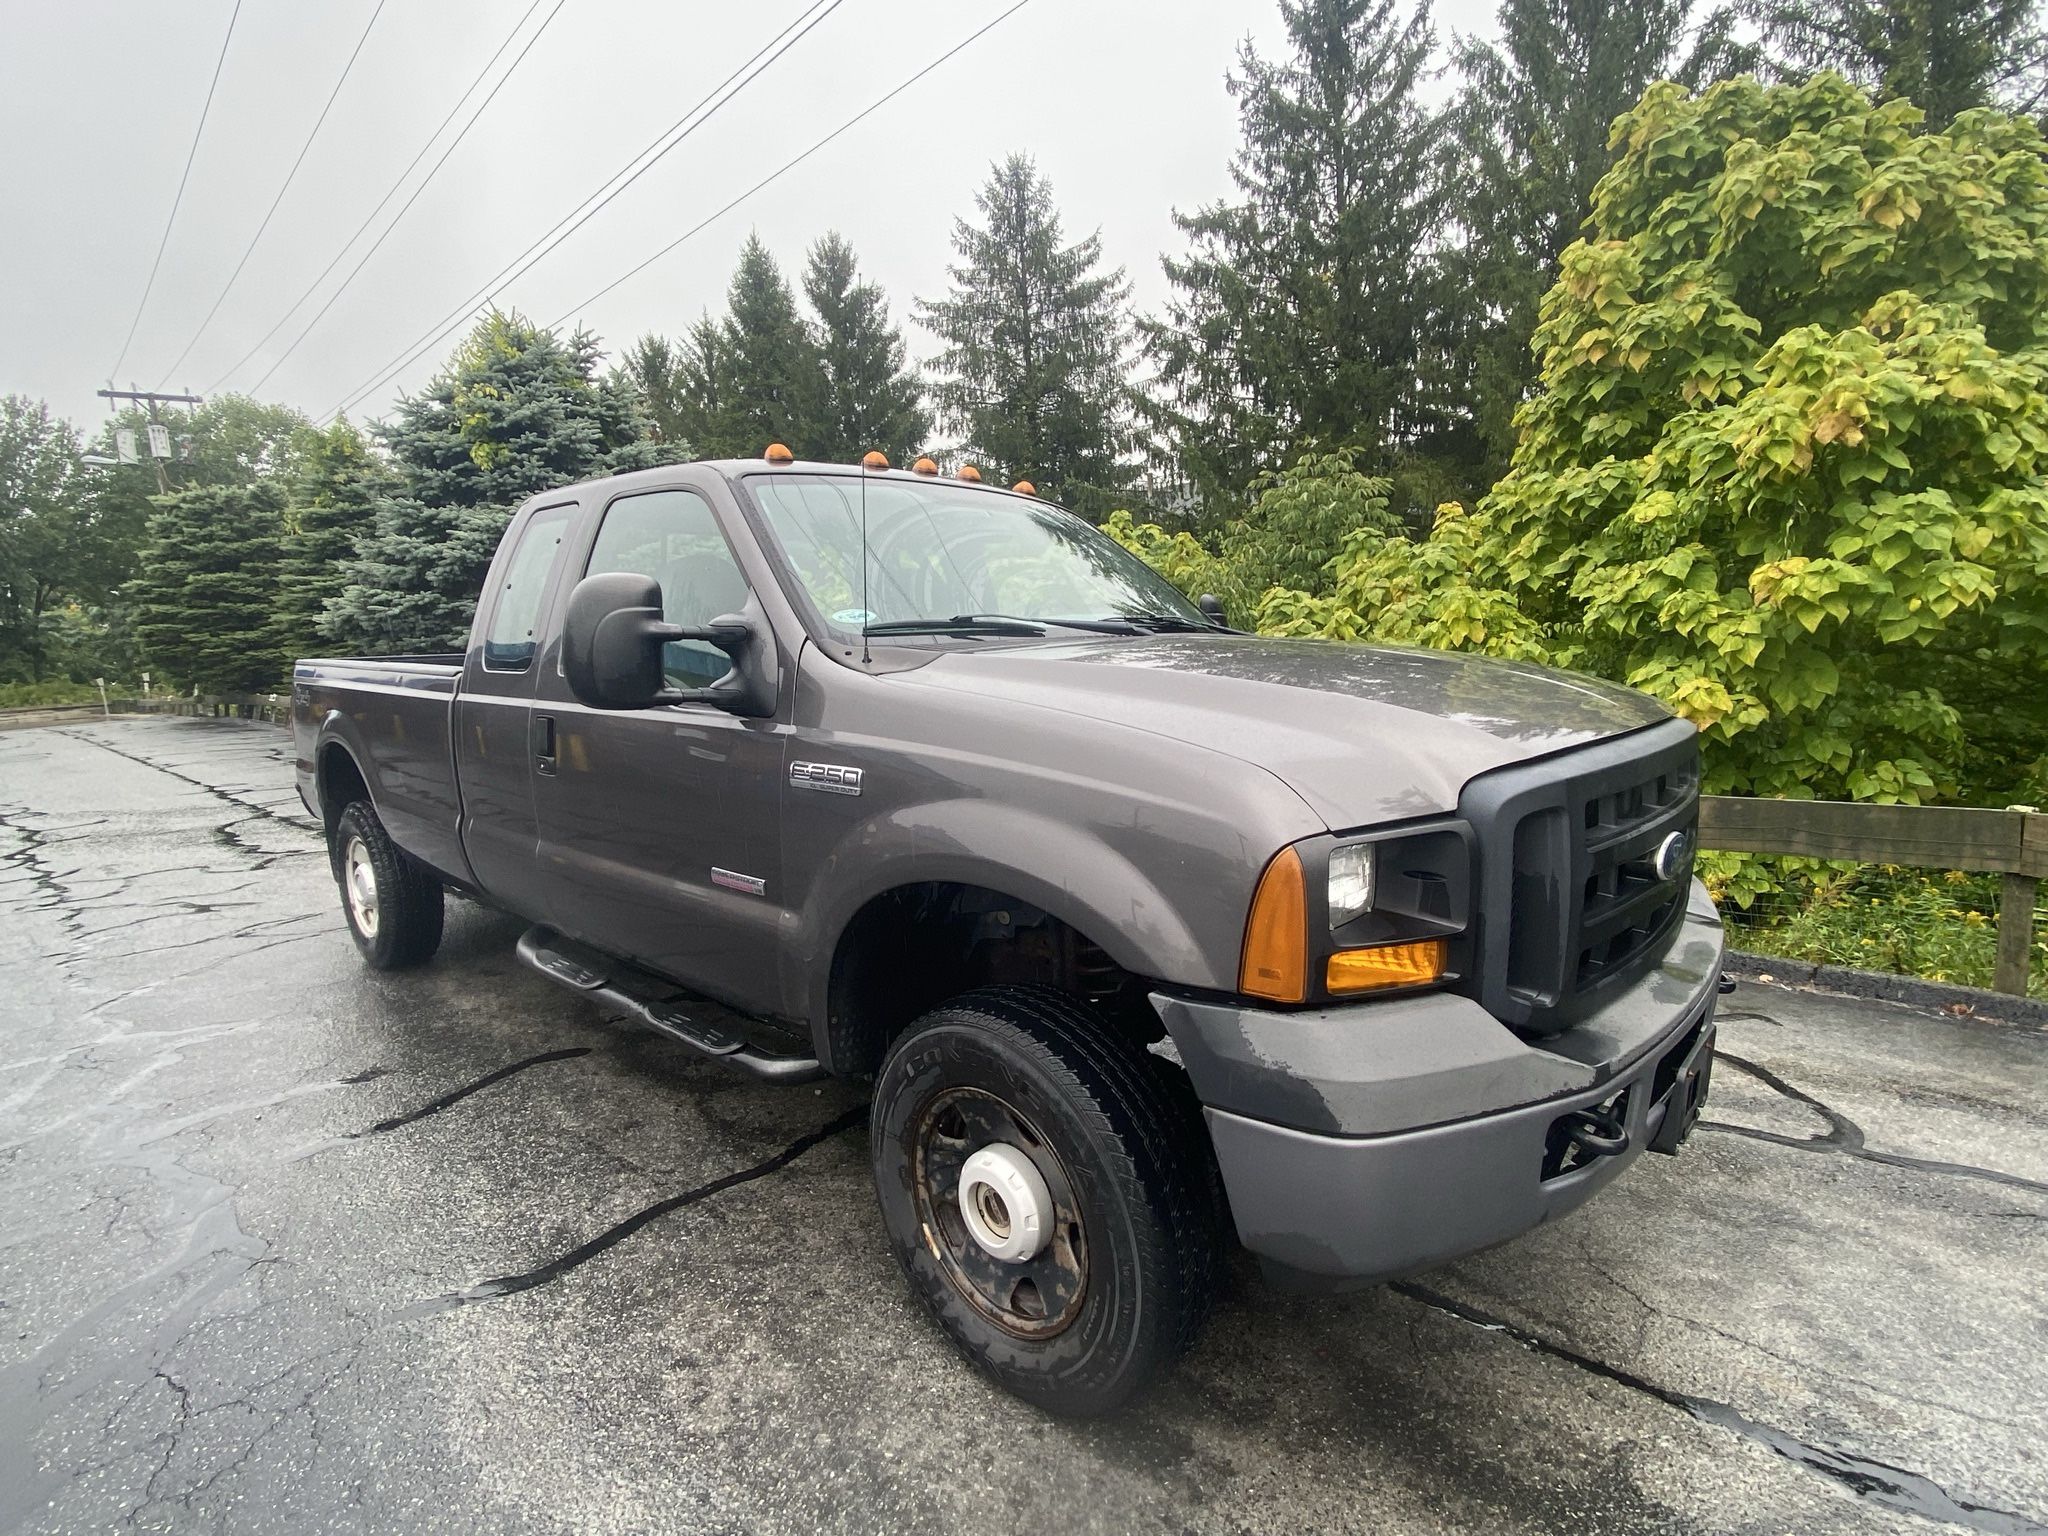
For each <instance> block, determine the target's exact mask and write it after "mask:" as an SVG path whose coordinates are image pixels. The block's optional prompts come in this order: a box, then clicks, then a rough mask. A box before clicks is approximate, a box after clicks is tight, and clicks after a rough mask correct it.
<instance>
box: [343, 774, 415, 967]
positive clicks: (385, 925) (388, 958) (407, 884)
mask: <svg viewBox="0 0 2048 1536" xmlns="http://www.w3.org/2000/svg"><path fill="white" fill-rule="evenodd" d="M329 852H330V854H331V855H332V857H333V860H334V879H335V882H336V883H337V884H338V885H339V886H340V887H341V910H342V913H343V915H345V916H346V917H347V919H348V931H349V934H350V936H351V937H353V938H354V939H355V941H356V948H357V949H359V950H361V951H362V952H363V958H364V959H365V960H367V961H369V962H370V964H371V966H373V967H374V968H375V969H377V970H380V971H395V970H398V969H400V968H401V967H403V966H408V965H418V964H420V963H421V962H422V961H425V960H429V959H431V958H433V954H434V951H435V950H437V949H439V948H440V947H441V917H442V897H441V882H440V881H439V880H438V879H437V878H435V876H434V874H433V873H432V872H431V871H430V870H428V869H427V868H426V867H425V866H424V865H422V864H421V863H420V862H419V861H418V860H417V859H415V858H413V857H412V856H411V855H410V854H408V853H407V852H406V851H405V850H404V849H402V848H400V847H399V846H398V845H397V844H396V843H394V842H392V841H391V834H390V833H388V832H386V831H385V830H384V823H383V822H381V821H379V820H378V819H377V812H376V809H375V808H374V807H373V806H372V805H371V804H370V802H369V801H367V800H357V801H355V802H354V803H353V804H351V805H349V806H348V807H347V808H346V809H345V810H343V811H342V813H341V815H340V816H339V817H337V818H336V819H335V823H334V836H333V840H332V843H331V845H330V848H329Z"/></svg>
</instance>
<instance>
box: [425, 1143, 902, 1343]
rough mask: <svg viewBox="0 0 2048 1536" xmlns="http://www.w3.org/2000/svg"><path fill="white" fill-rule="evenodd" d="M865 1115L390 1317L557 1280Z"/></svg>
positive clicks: (786, 1160)
mask: <svg viewBox="0 0 2048 1536" xmlns="http://www.w3.org/2000/svg"><path fill="white" fill-rule="evenodd" d="M867 1116H868V1110H867V1106H866V1105H865V1104H858V1105H855V1106H854V1107H853V1108H851V1109H848V1110H846V1111H844V1112H843V1113H841V1114H838V1115H835V1116H833V1117H832V1118H831V1119H830V1120H828V1121H826V1122H825V1123H824V1124H823V1125H821V1126H819V1127H818V1128H817V1129H816V1130H811V1131H806V1132H805V1133H804V1134H803V1135H801V1136H799V1137H797V1138H796V1140H794V1141H792V1142H791V1143H790V1144H789V1145H788V1146H786V1147H784V1148H783V1149H782V1150H781V1151H779V1152H775V1153H772V1154H771V1155H769V1156H768V1157H764V1158H763V1159H761V1161H760V1162H758V1163H755V1164H753V1165H752V1166H751V1167H747V1168H740V1169H737V1170H735V1171H734V1172H732V1173H728V1174H723V1175H721V1176H720V1177H718V1178H715V1179H712V1180H711V1181H710V1182H708V1183H704V1184H699V1185H697V1186H695V1187H694V1188H692V1189H686V1190H684V1191H682V1193H680V1194H675V1195H670V1196H668V1198H666V1199H664V1200H657V1201H655V1202H654V1204H652V1205H649V1206H645V1207H643V1208H642V1209H640V1210H638V1211H635V1212H634V1213H633V1214H632V1215H631V1216H628V1217H627V1218H626V1219H625V1220H624V1221H620V1222H616V1223H614V1224H613V1225H611V1226H609V1227H606V1228H605V1229H604V1230H603V1231H602V1232H600V1233H598V1234H597V1235H596V1236H595V1237H593V1238H590V1239H589V1240H588V1241H586V1242H583V1243H580V1244H578V1245H577V1246H576V1247H574V1248H571V1249H570V1250H569V1251H568V1252H567V1253H563V1254H559V1255H557V1256H556V1257H555V1258H552V1259H550V1260H548V1261H547V1262H546V1263H545V1264H539V1265H536V1266H535V1267H534V1268H532V1269H527V1270H521V1271H519V1272H518V1273H516V1274H510V1275H499V1276H498V1277H497V1278H495V1279H492V1280H481V1281H478V1282H477V1283H476V1284H475V1285H472V1286H470V1287H468V1288H467V1289H465V1290H460V1291H451V1292H449V1293H447V1294H446V1295H442V1296H432V1297H429V1298H427V1299H426V1300H424V1301H416V1302H414V1303H413V1304H412V1305H411V1306H409V1307H405V1308H403V1309H402V1310H400V1311H399V1312H398V1313H397V1314H396V1315H395V1316H394V1317H393V1318H392V1321H393V1322H410V1321H413V1320H414V1319H417V1318H424V1317H433V1316H435V1315H436V1314H438V1313H442V1312H448V1311H452V1310H453V1309H455V1308H457V1307H467V1306H473V1305H475V1304H476V1303H477V1302H480V1301H496V1300H498V1299H499V1298H500V1297H504V1296H514V1295H517V1294H518V1293H519V1292H521V1291H530V1290H532V1289H534V1288H535V1287H536V1286H542V1285H546V1284H548V1283H549V1282H551V1281H554V1280H559V1279H561V1277H562V1276H564V1275H566V1274H568V1273H569V1272H570V1271H571V1270H573V1269H576V1268H578V1267H580V1266H581V1265H584V1264H587V1263H589V1262H590V1261H591V1260H592V1259H594V1258H596V1257H597V1256H598V1255H599V1254H601V1253H604V1252H606V1251H607V1250H608V1249H611V1248H615V1247H617V1246H618V1245H619V1244H620V1243H623V1242H624V1241H625V1240H626V1239H627V1238H629V1237H631V1236H632V1235H633V1234H634V1233H636V1232H638V1231H639V1230H640V1229H641V1228H642V1227H645V1226H647V1225H648V1224H649V1223H651V1222H655V1221H659V1220H660V1219H661V1218H662V1217H664V1216H666V1215H668V1214H669V1213H670V1212H672V1211H679V1210H681V1209H682V1208H683V1207H684V1206H688V1205H695V1204H697V1203H698V1202H699V1201H701V1200H708V1199H710V1198H711V1197H712V1196H713V1195H718V1194H723V1193H724V1192H725V1191H726V1190H728V1189H735V1188H737V1187H738V1186H740V1185H742V1184H750V1183H752V1182H753V1181H754V1180H755V1179H760V1178H765V1177H766V1176H767V1175H769V1174H771V1173H775V1172H777V1171H779V1170H780V1169H783V1168H787V1167H788V1166H789V1165H790V1164H791V1163H793V1162H795V1161H796V1160H797V1159H798V1158H800V1157H802V1156H803V1155H804V1154H805V1153H806V1152H808V1151H810V1150H811V1149H812V1148H813V1147H815V1146H818V1145H819V1144H820V1143H822V1142H826V1141H830V1140H831V1139H832V1138H833V1137H834V1136H837V1135H839V1134H840V1133H841V1132H842V1131H848V1130H851V1129H853V1128H854V1127H855V1126H857V1125H862V1124H865V1123H866V1121H867Z"/></svg>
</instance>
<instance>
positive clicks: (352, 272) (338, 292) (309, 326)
mask: <svg viewBox="0 0 2048 1536" xmlns="http://www.w3.org/2000/svg"><path fill="white" fill-rule="evenodd" d="M566 4H568V0H555V8H554V9H553V10H551V11H549V12H548V13H547V15H546V16H545V17H543V18H542V19H541V24H540V25H539V26H537V27H535V28H534V29H533V36H531V37H529V38H528V39H527V40H526V41H525V43H524V44H522V45H521V46H520V49H519V52H518V53H517V54H515V55H514V56H513V59H512V62H511V63H510V64H508V65H506V66H505V73H504V74H502V75H500V76H498V79H497V82H496V83H495V84H494V85H492V87H491V89H490V93H489V94H488V95H486V96H485V97H484V99H483V100H482V101H481V102H479V103H477V109H476V110H475V111H474V112H472V113H470V115H469V121H468V122H466V123H464V124H463V125H462V127H461V128H460V129H458V130H457V131H456V134H455V137H454V138H452V139H450V140H449V141H448V147H447V148H446V149H444V150H442V151H441V158H440V159H438V160H436V161H435V162H434V163H433V166H432V167H431V168H430V169H429V170H428V171H427V174H426V175H425V176H423V177H421V178H420V184H419V185H418V186H416V187H414V188H413V189H412V196H410V197H408V198H407V199H406V200H405V201H404V203H402V204H401V205H400V206H399V209H398V212H396V213H394V214H393V215H392V216H391V222H390V223H389V224H386V225H385V226H384V228H383V229H382V230H381V231H380V232H379V233H378V235H377V238H376V239H375V240H373V241H371V242H370V248H369V249H368V250H367V251H365V252H363V254H362V257H361V259H360V260H358V261H357V262H356V264H355V265H354V266H352V267H350V268H349V269H348V276H347V277H344V278H343V279H342V280H341V286H340V287H338V288H336V289H335V290H334V292H332V293H330V294H329V295H327V302H326V303H325V304H322V305H321V306H320V308H319V309H318V310H316V311H315V312H314V314H313V318H312V319H310V320H308V321H307V322H306V326H305V329H304V330H302V331H300V332H299V334H298V335H296V336H294V337H293V338H292V340H291V345H289V346H287V347H286V348H285V349H284V351H283V352H281V353H279V354H278V357H277V360H276V361H275V362H273V363H272V364H271V365H270V366H269V367H268V368H266V369H264V370H263V377H262V378H260V379H258V380H257V381H256V382H255V383H254V384H251V385H250V386H249V392H250V393H251V394H254V393H255V392H256V391H257V390H259V389H261V388H262V387H263V386H264V384H265V383H267V382H268V381H269V379H270V376H271V375H272V374H273V373H275V372H277V370H278V369H280V368H282V367H283V366H284V365H285V360H286V359H287V358H289V357H290V356H291V355H292V354H293V353H294V352H296V351H298V350H299V344H300V343H301V342H303V341H304V340H305V339H306V338H307V337H308V336H310V335H312V334H313V327H314V326H316V325H318V324H319V323H320V321H321V320H322V318H323V317H325V315H326V314H327V311H329V310H330V309H332V308H334V305H335V301H336V300H338V299H339V298H340V297H341V296H342V295H343V294H344V293H347V292H348V285H349V284H350V283H353V282H354V281H355V280H356V276H357V274H359V273H360V272H361V271H362V270H363V268H364V267H365V266H367V265H368V264H369V260H370V258H371V257H372V256H375V255H376V254H377V252H378V251H379V250H380V249H382V247H383V245H384V242H385V241H386V240H388V239H390V238H391V231H393V230H394V229H396V228H398V226H399V225H400V224H401V223H403V222H404V220H405V216H406V214H408V213H409V212H411V211H412V205H413V204H414V203H416V202H418V201H419V200H420V194H421V193H422V192H424V191H426V190H427V188H428V187H429V186H431V185H432V184H433V180H434V177H435V176H437V175H438V174H440V170H441V167H442V166H444V165H446V164H447V163H448V157H449V156H450V155H452V154H454V153H455V151H456V150H458V149H460V148H461V147H462V141H463V140H464V139H465V138H467V137H468V136H469V130H470V129H472V128H474V127H475V126H476V125H477V120H478V119H479V118H481V117H482V116H483V115H484V113H485V112H487V111H489V110H490V105H491V103H492V102H493V101H495V100H497V98H498V92H500V91H502V90H503V89H504V88H505V82H506V81H507V80H510V79H511V78H512V77H513V75H515V74H517V73H518V71H519V66H520V65H521V64H522V63H524V62H525V61H526V56H527V55H528V54H529V53H531V52H533V45H534V44H535V43H537V42H539V41H540V35H541V33H543V32H545V31H547V29H548V23H549V22H551V21H553V20H554V19H555V17H556V16H558V15H560V14H561V10H562V7H563V6H564V5H566Z"/></svg>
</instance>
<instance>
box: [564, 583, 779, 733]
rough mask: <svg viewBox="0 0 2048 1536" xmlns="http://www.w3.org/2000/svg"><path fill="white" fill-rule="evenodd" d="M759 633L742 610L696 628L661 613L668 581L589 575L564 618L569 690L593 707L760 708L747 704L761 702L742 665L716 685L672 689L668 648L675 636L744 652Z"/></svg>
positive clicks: (746, 710)
mask: <svg viewBox="0 0 2048 1536" xmlns="http://www.w3.org/2000/svg"><path fill="white" fill-rule="evenodd" d="M754 633H755V630H754V625H753V624H752V623H751V622H750V621H749V620H748V619H747V618H746V617H745V616H744V615H741V614H736V613H735V614H721V615H720V616H719V617H718V618H716V619H713V620H712V621H711V622H710V623H709V624H706V625H703V626H701V627H696V628H693V627H690V626H687V625H682V624H670V623H668V622H667V621H666V620H665V619H663V618H662V616H661V583H660V582H658V581H656V580H655V579H654V578H653V577H652V576H638V575H634V574H633V573H631V572H628V571H613V572H608V573H606V574H604V575H601V576H586V577H584V578H583V580H581V581H579V582H578V583H576V590H575V591H573V592H571V593H570V594H569V608H568V612H567V613H566V614H565V615H564V617H563V619H562V672H563V675H564V676H566V677H567V678H568V680H569V691H570V692H571V693H573V694H575V695H576V697H577V698H578V699H580V700H581V701H582V702H583V703H585V704H588V705H590V706H591V707H592V708H593V709H646V708H647V707H649V706H650V705H654V704H716V705H718V706H719V707H720V708H723V709H737V710H740V711H742V712H744V713H753V712H755V711H754V710H752V709H750V708H748V706H749V705H750V704H752V703H754V702H756V701H755V698H754V696H755V693H756V690H755V689H754V688H752V687H749V686H748V684H747V682H746V681H745V680H744V679H742V678H740V677H739V676H738V675H737V674H738V667H737V664H735V668H734V670H733V671H732V672H728V673H727V674H726V675H725V676H724V677H722V678H720V679H719V680H718V681H717V682H715V683H713V684H712V685H711V686H710V687H709V688H669V687H666V686H664V685H665V683H666V681H667V679H666V678H664V677H663V675H662V670H661V648H662V647H663V646H664V645H666V644H668V642H669V641H671V640H708V641H710V642H711V644H713V645H715V646H717V647H718V648H719V649H720V650H722V651H724V652H725V653H726V654H727V655H728V656H733V657H735V658H737V657H738V654H739V652H740V651H742V650H744V649H745V648H746V647H747V646H748V645H749V644H750V643H751V642H752V641H753V639H754ZM771 708H772V704H771Z"/></svg>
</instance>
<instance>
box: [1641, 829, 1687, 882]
mask: <svg viewBox="0 0 2048 1536" xmlns="http://www.w3.org/2000/svg"><path fill="white" fill-rule="evenodd" d="M1691 862H1692V834H1691V833H1689V832H1674V833H1672V834H1671V835H1670V836H1669V837H1667V838H1665V839H1664V841H1663V842H1661V843H1659V844H1658V845H1657V851H1656V852H1655V853H1653V854H1651V855H1650V868H1651V870H1652V872H1654V873H1655V874H1656V876H1657V878H1658V879H1659V880H1676V879H1677V878H1678V877H1679V876H1680V875H1682V874H1684V873H1685V871H1686V866H1687V865H1688V864H1690V863H1691Z"/></svg>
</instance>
